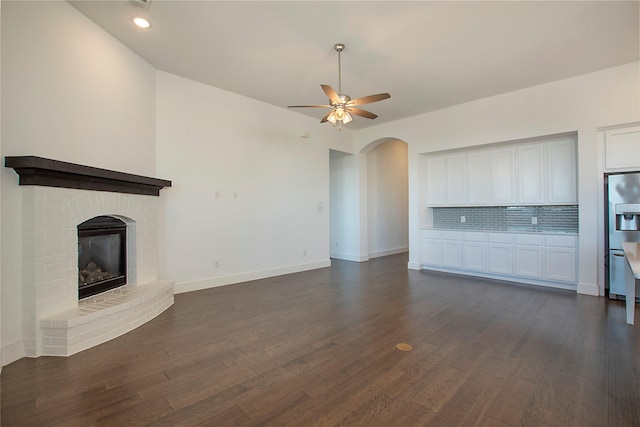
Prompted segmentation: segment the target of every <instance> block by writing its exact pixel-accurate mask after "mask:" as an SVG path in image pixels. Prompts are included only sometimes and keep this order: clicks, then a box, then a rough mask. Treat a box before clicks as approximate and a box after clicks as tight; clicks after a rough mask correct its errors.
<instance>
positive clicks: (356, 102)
mask: <svg viewBox="0 0 640 427" xmlns="http://www.w3.org/2000/svg"><path fill="white" fill-rule="evenodd" d="M387 98H391V95H389V94H388V93H378V94H376V95H369V96H363V97H362V98H356V99H352V100H351V101H349V102H347V105H362V104H371V103H372V102H378V101H382V100H383V99H387Z"/></svg>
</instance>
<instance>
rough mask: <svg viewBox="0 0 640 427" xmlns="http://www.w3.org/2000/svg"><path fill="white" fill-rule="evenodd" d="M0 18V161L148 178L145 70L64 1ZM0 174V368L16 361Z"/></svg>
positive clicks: (13, 209)
mask: <svg viewBox="0 0 640 427" xmlns="http://www.w3.org/2000/svg"><path fill="white" fill-rule="evenodd" d="M1 18H2V25H1V32H2V35H1V40H2V57H3V58H2V59H3V60H2V70H1V78H2V106H1V113H2V118H1V119H2V123H3V126H2V136H1V138H2V147H1V155H2V157H3V158H4V156H20V155H36V156H41V157H49V158H53V159H58V160H63V161H68V162H72V163H81V164H85V165H90V166H97V167H101V168H107V169H114V170H120V171H124V172H130V173H135V174H139V175H148V176H155V145H154V138H155V135H154V132H155V111H154V107H155V75H156V74H155V70H154V68H153V67H151V66H150V65H149V64H148V63H146V62H145V61H144V60H142V59H141V58H140V57H138V56H137V55H135V54H133V53H132V52H131V51H130V50H129V49H128V48H126V47H124V46H123V45H122V44H121V43H120V42H118V41H117V40H115V39H114V38H113V37H111V36H110V35H108V34H107V33H105V32H104V31H102V30H101V29H100V28H98V27H97V26H96V25H95V24H93V23H92V22H91V21H90V20H89V19H88V18H86V17H85V16H84V15H82V14H80V13H79V12H78V11H77V10H75V9H74V8H73V7H71V6H70V5H69V4H67V3H66V2H60V1H55V2H2V17H1ZM3 163H4V162H3ZM1 169H2V170H1V171H0V174H1V175H2V178H1V181H2V183H1V185H2V189H1V197H2V201H1V208H2V218H1V229H0V230H1V233H2V246H1V251H2V260H1V263H2V266H3V268H2V272H1V274H2V277H1V279H0V280H1V283H2V297H1V301H2V309H1V310H2V325H1V326H2V334H1V335H2V345H3V352H2V361H3V365H4V364H6V363H9V362H11V361H13V360H16V359H17V358H19V357H21V356H22V352H23V348H22V342H21V340H22V288H21V268H22V266H21V251H22V247H21V229H22V221H21V206H22V203H21V193H20V187H19V186H18V184H17V182H18V180H17V174H16V173H15V172H14V171H13V169H9V168H4V167H3V168H1Z"/></svg>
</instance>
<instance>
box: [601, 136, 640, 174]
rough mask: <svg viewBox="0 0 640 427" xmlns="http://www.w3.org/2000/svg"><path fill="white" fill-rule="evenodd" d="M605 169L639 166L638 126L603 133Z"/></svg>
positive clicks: (634, 167) (639, 137) (639, 144)
mask: <svg viewBox="0 0 640 427" xmlns="http://www.w3.org/2000/svg"><path fill="white" fill-rule="evenodd" d="M605 167H606V169H630V168H633V169H637V168H640V126H634V127H628V128H623V129H616V130H610V131H608V132H606V133H605Z"/></svg>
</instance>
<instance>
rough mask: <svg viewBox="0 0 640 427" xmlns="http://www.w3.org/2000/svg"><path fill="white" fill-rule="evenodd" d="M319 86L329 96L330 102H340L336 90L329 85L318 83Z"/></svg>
mask: <svg viewBox="0 0 640 427" xmlns="http://www.w3.org/2000/svg"><path fill="white" fill-rule="evenodd" d="M320 87H322V90H323V91H324V93H325V94H326V95H327V96H328V97H329V101H331V103H332V104H340V102H341V101H340V96H338V92H336V91H335V90H334V89H333V88H332V87H331V86H329V85H320Z"/></svg>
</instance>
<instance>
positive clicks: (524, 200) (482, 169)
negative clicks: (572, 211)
mask: <svg viewBox="0 0 640 427" xmlns="http://www.w3.org/2000/svg"><path fill="white" fill-rule="evenodd" d="M425 168H426V189H427V197H426V201H427V206H517V205H568V204H576V203H577V191H576V176H577V174H576V138H575V136H573V135H572V136H563V137H554V138H545V139H544V140H536V141H528V142H519V143H513V144H504V145H499V146H492V147H488V148H482V149H473V150H465V151H456V152H449V153H441V154H435V155H427V156H426V157H425Z"/></svg>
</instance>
